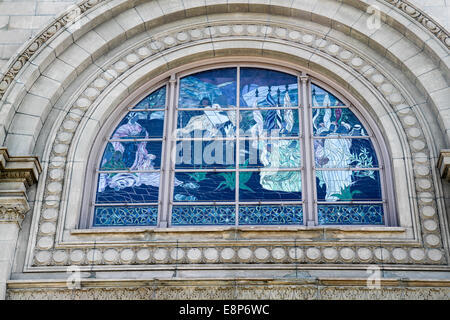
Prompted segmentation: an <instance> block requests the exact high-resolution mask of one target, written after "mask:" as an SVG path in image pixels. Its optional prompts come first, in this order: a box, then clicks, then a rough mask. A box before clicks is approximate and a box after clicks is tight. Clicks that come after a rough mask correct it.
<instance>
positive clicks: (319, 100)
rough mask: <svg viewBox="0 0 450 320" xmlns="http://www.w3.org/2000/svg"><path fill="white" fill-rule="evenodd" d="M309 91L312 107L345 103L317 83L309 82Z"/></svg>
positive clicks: (342, 104)
mask: <svg viewBox="0 0 450 320" xmlns="http://www.w3.org/2000/svg"><path fill="white" fill-rule="evenodd" d="M311 91H312V92H311V95H312V106H313V107H333V106H344V105H345V104H344V103H343V102H342V101H341V100H339V99H338V98H336V97H335V96H334V95H332V94H331V93H329V92H328V91H326V90H324V89H322V88H321V87H319V86H318V85H315V84H311Z"/></svg>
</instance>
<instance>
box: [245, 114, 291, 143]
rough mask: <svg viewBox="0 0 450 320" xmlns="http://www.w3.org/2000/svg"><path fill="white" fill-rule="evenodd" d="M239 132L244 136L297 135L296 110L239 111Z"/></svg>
mask: <svg viewBox="0 0 450 320" xmlns="http://www.w3.org/2000/svg"><path fill="white" fill-rule="evenodd" d="M240 119H241V121H240V124H239V126H240V127H239V128H240V130H241V131H240V132H241V133H240V134H241V136H244V137H258V136H266V137H286V136H298V135H299V130H300V127H299V118H298V110H295V109H281V110H280V109H268V110H252V111H241V112H240Z"/></svg>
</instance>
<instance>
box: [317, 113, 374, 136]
mask: <svg viewBox="0 0 450 320" xmlns="http://www.w3.org/2000/svg"><path fill="white" fill-rule="evenodd" d="M312 120H313V133H314V135H315V136H321V137H336V136H367V135H368V134H367V130H366V129H365V128H364V126H363V125H362V124H361V122H360V121H359V120H358V118H357V117H356V116H355V114H354V113H353V112H352V111H351V110H350V109H348V108H325V109H313V119H312Z"/></svg>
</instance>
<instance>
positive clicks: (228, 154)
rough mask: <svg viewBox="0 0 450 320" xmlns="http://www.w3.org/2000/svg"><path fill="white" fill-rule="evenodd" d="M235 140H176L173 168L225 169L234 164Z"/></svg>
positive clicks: (232, 166)
mask: <svg viewBox="0 0 450 320" xmlns="http://www.w3.org/2000/svg"><path fill="white" fill-rule="evenodd" d="M235 145H236V142H235V141H230V140H183V141H178V142H177V145H176V152H175V169H212V168H218V169H226V168H234V167H235V165H236V151H235V150H236V146H235Z"/></svg>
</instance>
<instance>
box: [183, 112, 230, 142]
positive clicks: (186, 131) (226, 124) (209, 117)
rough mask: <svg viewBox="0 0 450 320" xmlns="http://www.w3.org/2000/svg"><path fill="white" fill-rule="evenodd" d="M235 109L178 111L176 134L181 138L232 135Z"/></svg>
mask: <svg viewBox="0 0 450 320" xmlns="http://www.w3.org/2000/svg"><path fill="white" fill-rule="evenodd" d="M235 132H236V112H235V111H218V110H205V111H179V112H178V121H177V136H178V137H183V138H210V137H215V138H217V137H234V136H235Z"/></svg>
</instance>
